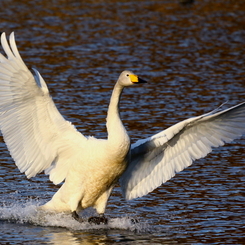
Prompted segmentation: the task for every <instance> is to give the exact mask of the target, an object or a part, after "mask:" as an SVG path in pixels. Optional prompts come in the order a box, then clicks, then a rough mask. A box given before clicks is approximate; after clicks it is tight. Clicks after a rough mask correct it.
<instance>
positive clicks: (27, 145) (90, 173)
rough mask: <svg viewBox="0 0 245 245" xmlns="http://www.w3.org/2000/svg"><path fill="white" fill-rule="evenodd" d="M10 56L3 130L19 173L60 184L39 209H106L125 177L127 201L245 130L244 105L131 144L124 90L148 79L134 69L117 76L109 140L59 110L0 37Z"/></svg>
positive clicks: (1, 63)
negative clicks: (88, 133)
mask: <svg viewBox="0 0 245 245" xmlns="http://www.w3.org/2000/svg"><path fill="white" fill-rule="evenodd" d="M1 44H2V47H3V50H4V51H5V53H6V55H7V58H6V57H5V56H3V55H2V54H0V129H1V131H2V134H3V137H4V140H5V142H6V144H7V147H8V149H9V151H10V153H11V156H12V157H13V159H14V161H15V163H16V165H17V167H18V168H19V170H20V171H21V172H25V174H26V176H27V177H28V178H31V177H33V176H35V175H36V174H38V173H40V172H42V171H45V173H46V174H48V175H49V178H50V180H51V181H52V182H53V183H54V184H59V183H61V182H62V181H64V183H63V184H62V186H61V188H60V189H59V190H58V191H57V192H56V193H55V195H54V196H53V198H52V199H51V200H50V201H49V202H47V203H46V204H45V205H43V206H41V209H42V210H45V211H55V212H71V213H72V216H73V217H74V218H75V219H79V216H78V214H77V213H78V212H79V211H80V210H82V209H85V208H87V207H94V208H95V209H96V211H97V213H98V214H99V215H100V216H99V217H92V218H90V219H89V221H91V222H95V223H100V222H104V223H106V221H107V220H106V218H105V217H104V212H105V209H106V205H107V201H108V198H109V196H110V194H111V191H112V189H113V187H114V186H115V184H116V183H117V182H118V181H120V185H121V187H122V192H123V195H124V196H125V198H126V199H128V200H129V199H133V198H136V197H141V196H143V195H146V194H147V193H149V192H151V191H153V190H154V189H155V188H157V187H158V186H160V185H161V184H162V183H164V182H166V181H167V180H169V179H170V178H172V177H173V176H174V175H175V173H177V172H180V171H182V170H183V169H184V168H186V167H188V166H190V165H191V164H192V162H193V161H194V160H196V159H199V158H202V157H205V156H206V155H207V154H208V153H209V152H211V151H212V147H218V146H221V145H223V144H224V143H226V142H231V141H232V140H234V139H235V138H238V137H240V136H241V135H242V134H244V132H245V125H244V122H245V103H241V104H239V105H237V106H234V107H232V108H230V109H227V110H224V111H213V112H210V113H207V114H204V115H201V116H198V117H194V118H189V119H187V120H184V121H182V122H179V123H177V124H176V125H174V126H172V127H170V128H168V129H166V130H164V131H162V132H160V133H158V134H156V135H153V136H152V137H150V138H147V139H143V140H139V141H138V142H136V143H135V144H133V145H131V144H130V138H129V136H128V134H127V131H126V129H125V127H124V126H123V123H122V121H121V118H120V113H119V102H120V97H121V93H122V91H123V89H124V87H128V86H131V85H133V84H137V83H142V82H145V81H144V80H142V79H140V78H139V77H138V76H136V75H135V74H133V73H132V72H130V71H124V72H122V73H121V75H120V76H119V78H118V80H117V82H116V84H115V86H114V89H113V92H112V96H111V100H110V104H109V108H108V113H107V123H106V127H107V132H108V137H107V139H106V140H101V139H96V138H93V137H85V136H83V135H82V134H81V133H79V132H78V131H77V130H76V128H75V127H74V126H73V125H72V124H71V123H70V122H68V121H66V120H65V119H64V118H63V117H62V115H61V114H60V113H59V111H58V110H57V108H56V106H55V104H54V102H53V100H52V98H51V97H50V94H49V91H48V87H47V85H46V83H45V81H44V80H43V78H42V77H41V75H40V74H39V72H38V71H37V70H35V69H34V75H33V74H32V73H31V72H30V70H29V69H28V68H27V67H26V65H25V63H24V62H23V60H22V59H21V56H20V54H19V52H18V49H17V47H16V44H15V38H14V34H13V33H11V35H10V40H9V44H8V42H7V40H6V35H5V33H3V34H2V35H1Z"/></svg>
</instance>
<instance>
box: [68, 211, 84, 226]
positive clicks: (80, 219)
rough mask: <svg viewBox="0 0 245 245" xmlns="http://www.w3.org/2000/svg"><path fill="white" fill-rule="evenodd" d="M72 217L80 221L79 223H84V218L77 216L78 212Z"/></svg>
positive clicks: (74, 212)
mask: <svg viewBox="0 0 245 245" xmlns="http://www.w3.org/2000/svg"><path fill="white" fill-rule="evenodd" d="M71 216H72V218H73V219H75V220H76V221H78V222H79V223H83V222H84V220H83V219H82V218H80V217H79V215H78V214H77V212H76V211H73V212H72V213H71Z"/></svg>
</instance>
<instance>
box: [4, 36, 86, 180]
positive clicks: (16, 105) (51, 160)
mask: <svg viewBox="0 0 245 245" xmlns="http://www.w3.org/2000/svg"><path fill="white" fill-rule="evenodd" d="M1 43H2V47H3V49H4V51H5V53H6V55H7V58H5V57H4V56H3V55H2V54H0V128H1V131H2V134H3V137H4V140H5V142H6V144H7V146H8V149H9V151H10V153H11V155H12V157H13V159H14V160H15V163H16V165H17V166H18V168H19V169H20V171H21V172H25V174H26V175H27V177H28V178H30V177H33V176H35V175H36V174H37V173H39V172H41V171H43V170H46V173H47V174H50V180H51V181H53V182H54V183H55V184H58V183H60V182H62V181H63V180H64V179H65V177H66V174H67V172H68V170H69V168H70V165H71V164H72V163H73V162H75V159H77V158H79V153H80V152H81V148H82V145H83V143H84V141H86V138H85V137H84V136H83V135H82V134H80V133H79V132H78V131H77V130H76V129H75V127H74V126H73V125H71V123H70V122H68V121H66V120H65V119H64V118H63V117H62V116H61V114H60V113H59V111H58V110H57V108H56V106H55V105H54V103H53V100H52V98H51V97H50V95H49V91H48V88H47V85H46V83H45V81H44V80H43V78H42V77H41V75H40V74H39V73H38V71H36V70H34V71H35V77H34V76H33V75H32V73H31V72H30V71H29V70H28V68H27V67H26V65H25V64H24V62H23V60H22V59H21V57H20V55H19V52H18V50H17V47H16V44H15V39H14V34H13V33H12V34H11V35H10V47H9V45H8V42H7V40H6V36H5V33H3V34H2V36H1ZM80 154H81V153H80Z"/></svg>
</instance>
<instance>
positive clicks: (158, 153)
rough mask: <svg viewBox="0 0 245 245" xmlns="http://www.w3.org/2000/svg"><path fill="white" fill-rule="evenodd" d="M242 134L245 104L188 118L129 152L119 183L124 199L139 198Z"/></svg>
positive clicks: (138, 144)
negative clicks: (127, 163) (128, 159)
mask: <svg viewBox="0 0 245 245" xmlns="http://www.w3.org/2000/svg"><path fill="white" fill-rule="evenodd" d="M244 133H245V103H242V104H239V105H237V106H234V107H232V108H230V109H227V110H224V111H221V112H217V111H214V112H211V113H208V114H205V115H202V116H199V117H194V118H189V119H187V120H184V121H182V122H180V123H177V124H175V125H173V126H172V127H170V128H168V129H166V130H164V131H162V132H160V133H158V134H156V135H153V136H152V137H150V138H148V139H144V140H139V141H138V142H136V143H135V144H134V145H132V149H131V162H130V163H129V166H128V168H127V169H126V171H125V172H124V174H123V175H122V177H121V179H120V183H121V187H122V190H123V194H124V196H125V197H126V199H133V198H136V197H141V196H143V195H146V194H147V193H149V192H151V191H153V190H154V189H155V188H157V187H158V186H160V185H161V184H162V183H164V182H166V181H167V180H169V179H170V178H172V177H173V176H174V175H175V174H176V173H178V172H180V171H182V170H183V169H185V168H186V167H188V166H190V165H191V164H192V163H193V161H194V160H196V159H199V158H202V157H205V156H206V155H207V154H208V153H209V152H211V151H212V147H218V146H222V145H223V144H224V143H228V142H231V141H232V140H234V139H236V138H238V137H240V136H241V135H242V134H244Z"/></svg>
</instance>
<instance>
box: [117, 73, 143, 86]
mask: <svg viewBox="0 0 245 245" xmlns="http://www.w3.org/2000/svg"><path fill="white" fill-rule="evenodd" d="M118 82H119V83H120V84H121V85H122V86H131V85H133V84H136V83H146V81H144V80H143V79H141V78H139V77H138V76H137V75H135V74H134V73H133V72H131V71H123V72H122V73H121V74H120V76H119V78H118Z"/></svg>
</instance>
